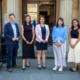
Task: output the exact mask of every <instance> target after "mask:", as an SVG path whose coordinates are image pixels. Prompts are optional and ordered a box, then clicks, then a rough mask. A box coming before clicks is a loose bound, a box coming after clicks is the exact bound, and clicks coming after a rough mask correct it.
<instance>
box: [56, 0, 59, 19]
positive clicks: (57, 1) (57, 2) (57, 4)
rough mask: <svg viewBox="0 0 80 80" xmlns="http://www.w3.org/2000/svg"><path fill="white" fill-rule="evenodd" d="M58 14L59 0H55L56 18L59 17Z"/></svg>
mask: <svg viewBox="0 0 80 80" xmlns="http://www.w3.org/2000/svg"><path fill="white" fill-rule="evenodd" d="M59 15H60V0H56V20H57V19H58V18H59Z"/></svg>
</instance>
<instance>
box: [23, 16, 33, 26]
mask: <svg viewBox="0 0 80 80" xmlns="http://www.w3.org/2000/svg"><path fill="white" fill-rule="evenodd" d="M27 17H29V18H30V22H29V24H31V16H30V15H26V16H25V19H26V18H27ZM24 25H27V24H26V20H25V21H24Z"/></svg>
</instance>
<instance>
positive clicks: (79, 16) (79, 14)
mask: <svg viewBox="0 0 80 80" xmlns="http://www.w3.org/2000/svg"><path fill="white" fill-rule="evenodd" d="M78 10H79V11H78V19H79V22H80V0H79V9H78Z"/></svg>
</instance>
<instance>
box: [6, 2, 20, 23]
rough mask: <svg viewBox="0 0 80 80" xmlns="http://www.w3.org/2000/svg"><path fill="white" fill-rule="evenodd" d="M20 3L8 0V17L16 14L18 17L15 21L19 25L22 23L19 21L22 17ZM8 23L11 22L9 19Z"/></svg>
mask: <svg viewBox="0 0 80 80" xmlns="http://www.w3.org/2000/svg"><path fill="white" fill-rule="evenodd" d="M19 1H20V0H7V16H8V15H9V14H10V13H14V14H15V16H16V18H15V20H16V22H17V23H18V24H20V23H19V22H20V19H19V15H20V13H19V8H20V7H19ZM8 21H9V19H8Z"/></svg>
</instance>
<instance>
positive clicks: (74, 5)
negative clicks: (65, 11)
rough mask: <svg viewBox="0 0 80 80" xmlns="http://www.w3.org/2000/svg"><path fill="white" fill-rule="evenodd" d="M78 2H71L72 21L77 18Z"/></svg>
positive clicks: (76, 0)
mask: <svg viewBox="0 0 80 80" xmlns="http://www.w3.org/2000/svg"><path fill="white" fill-rule="evenodd" d="M78 2H79V0H73V2H72V19H75V18H78V7H79V5H78V4H79V3H78Z"/></svg>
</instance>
